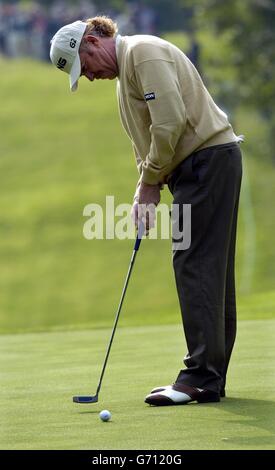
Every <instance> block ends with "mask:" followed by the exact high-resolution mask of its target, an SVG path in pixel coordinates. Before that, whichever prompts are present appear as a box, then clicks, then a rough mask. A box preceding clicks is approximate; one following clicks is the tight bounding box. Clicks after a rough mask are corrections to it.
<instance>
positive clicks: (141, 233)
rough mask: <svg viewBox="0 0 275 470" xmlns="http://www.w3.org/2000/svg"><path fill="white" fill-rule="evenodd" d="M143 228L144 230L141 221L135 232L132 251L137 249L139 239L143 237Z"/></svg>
mask: <svg viewBox="0 0 275 470" xmlns="http://www.w3.org/2000/svg"><path fill="white" fill-rule="evenodd" d="M144 230H145V228H144V225H143V223H140V224H139V226H138V233H137V238H136V243H135V247H134V251H138V249H139V245H140V243H141V239H142V237H143V234H144Z"/></svg>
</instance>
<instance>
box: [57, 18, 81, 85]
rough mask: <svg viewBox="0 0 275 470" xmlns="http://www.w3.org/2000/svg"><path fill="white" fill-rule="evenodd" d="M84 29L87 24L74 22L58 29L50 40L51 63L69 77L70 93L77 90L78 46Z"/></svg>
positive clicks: (79, 69) (78, 75)
mask: <svg viewBox="0 0 275 470" xmlns="http://www.w3.org/2000/svg"><path fill="white" fill-rule="evenodd" d="M86 27H87V23H84V22H83V21H75V22H74V23H71V24H68V25H66V26H63V28H61V29H59V30H58V31H57V33H56V34H55V35H54V37H53V38H52V40H51V50H50V58H51V61H52V63H53V64H54V65H55V66H56V67H57V68H58V69H60V70H63V72H66V73H68V74H69V75H70V87H71V91H76V90H77V85H78V79H79V77H80V75H81V63H80V57H79V46H80V43H81V40H82V38H83V35H84V33H85V30H86Z"/></svg>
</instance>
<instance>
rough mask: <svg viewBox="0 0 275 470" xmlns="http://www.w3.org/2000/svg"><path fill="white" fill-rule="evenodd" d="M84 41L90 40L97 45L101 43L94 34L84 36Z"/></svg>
mask: <svg viewBox="0 0 275 470" xmlns="http://www.w3.org/2000/svg"><path fill="white" fill-rule="evenodd" d="M83 40H84V42H90V43H91V44H94V45H95V46H97V45H98V44H99V40H98V38H97V37H96V36H93V35H92V34H87V35H86V36H84V37H83Z"/></svg>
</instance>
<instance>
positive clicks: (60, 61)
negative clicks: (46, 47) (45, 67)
mask: <svg viewBox="0 0 275 470" xmlns="http://www.w3.org/2000/svg"><path fill="white" fill-rule="evenodd" d="M66 64H67V61H66V59H63V57H59V59H58V62H57V64H56V67H57V68H58V69H64V67H65V65H66Z"/></svg>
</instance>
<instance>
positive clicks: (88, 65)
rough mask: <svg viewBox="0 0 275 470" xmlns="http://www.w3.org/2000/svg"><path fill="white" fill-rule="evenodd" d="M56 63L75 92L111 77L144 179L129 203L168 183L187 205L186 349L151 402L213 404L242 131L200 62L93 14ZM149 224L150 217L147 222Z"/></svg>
mask: <svg viewBox="0 0 275 470" xmlns="http://www.w3.org/2000/svg"><path fill="white" fill-rule="evenodd" d="M50 57H51V60H52V62H53V64H54V65H55V66H56V67H57V68H59V69H60V70H62V71H64V72H67V73H68V74H69V77H70V87H71V90H72V91H75V90H76V89H77V86H78V80H79V78H80V77H81V76H85V77H86V78H88V79H89V80H90V81H91V82H93V80H97V79H114V78H117V96H118V104H119V110H120V117H121V122H122V124H123V127H124V128H125V130H126V132H127V134H128V136H129V138H130V139H131V141H132V144H133V149H134V152H135V156H136V162H137V167H138V171H139V175H140V178H139V180H138V183H137V187H136V192H135V196H134V203H133V210H132V213H133V217H134V219H135V223H136V224H138V219H139V218H141V217H144V213H143V214H142V216H141V215H140V214H139V213H138V211H137V207H138V205H142V206H145V208H146V207H147V206H151V207H153V208H155V207H156V206H157V205H158V203H159V201H160V192H161V189H162V188H163V187H164V185H166V184H167V185H168V187H169V190H170V192H171V193H172V195H173V203H174V204H177V205H178V206H179V225H180V226H182V224H184V220H183V209H182V207H183V205H184V204H190V205H191V245H190V247H189V248H188V249H186V250H180V249H179V250H174V252H173V266H174V272H175V279H176V286H177V292H178V297H179V302H180V307H181V312H182V320H183V326H184V332H185V337H186V343H187V349H188V352H187V354H186V356H185V358H184V364H185V366H186V367H185V368H184V369H183V370H181V371H180V372H179V374H178V376H177V377H176V378H175V379H174V380H175V381H174V383H173V384H171V385H167V386H162V387H157V388H155V389H153V390H152V391H151V392H150V393H149V394H148V395H147V396H146V398H145V402H146V403H149V404H150V405H156V406H161V405H175V404H186V403H188V402H192V401H196V402H198V403H203V402H219V401H220V397H223V396H225V383H226V374H227V368H228V364H229V360H230V356H231V352H232V349H233V345H234V341H235V336H236V299H235V281H234V258H235V243H236V227H237V215H238V202H239V193H240V186H241V178H242V162H241V152H240V148H239V139H238V137H237V136H236V135H235V134H234V132H233V130H232V127H231V125H230V123H229V121H228V118H227V116H226V114H225V113H224V112H223V111H222V110H221V109H220V108H219V107H218V106H217V105H216V104H215V102H214V101H213V99H212V97H211V96H210V94H209V92H208V91H207V89H206V88H205V86H204V84H203V82H202V79H201V77H200V75H199V73H198V72H197V70H196V68H195V67H194V66H193V65H192V63H191V62H190V60H189V59H188V58H187V57H186V55H185V54H184V53H183V52H182V51H181V50H179V49H178V48H177V47H175V46H174V45H173V44H171V43H169V42H167V41H164V40H163V39H160V38H158V37H155V36H149V35H148V36H147V35H134V36H120V35H118V34H117V27H116V24H115V23H114V22H113V21H112V20H111V19H110V18H107V17H104V16H99V17H95V18H91V19H88V20H87V21H76V22H75V23H72V24H69V25H66V26H64V27H63V28H61V29H60V30H59V31H58V32H57V33H56V34H55V36H54V37H53V39H52V41H51V51H50ZM151 226H152V223H151V225H150V220H147V230H149V229H150V228H151Z"/></svg>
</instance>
